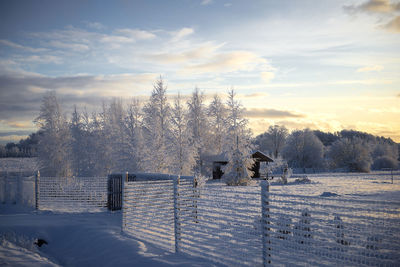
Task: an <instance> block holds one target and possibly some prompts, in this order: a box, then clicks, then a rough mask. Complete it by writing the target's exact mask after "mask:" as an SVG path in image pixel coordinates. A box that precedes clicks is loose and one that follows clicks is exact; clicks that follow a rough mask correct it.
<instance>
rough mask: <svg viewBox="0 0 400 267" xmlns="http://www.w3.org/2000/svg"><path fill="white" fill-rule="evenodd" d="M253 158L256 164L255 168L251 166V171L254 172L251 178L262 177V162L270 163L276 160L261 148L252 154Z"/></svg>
mask: <svg viewBox="0 0 400 267" xmlns="http://www.w3.org/2000/svg"><path fill="white" fill-rule="evenodd" d="M252 158H253V160H254V165H253V168H251V171H252V172H253V176H252V177H251V178H260V167H261V162H265V164H268V163H269V162H274V161H273V160H272V159H271V158H270V157H268V156H267V155H265V154H264V153H262V152H261V151H259V150H257V151H255V152H254V153H253V154H252Z"/></svg>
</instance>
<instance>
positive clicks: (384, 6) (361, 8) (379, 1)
mask: <svg viewBox="0 0 400 267" xmlns="http://www.w3.org/2000/svg"><path fill="white" fill-rule="evenodd" d="M344 9H345V10H347V11H349V12H350V13H356V12H370V13H391V12H394V11H399V10H400V3H391V2H390V1H389V0H369V1H367V2H365V3H363V4H360V5H349V6H344Z"/></svg>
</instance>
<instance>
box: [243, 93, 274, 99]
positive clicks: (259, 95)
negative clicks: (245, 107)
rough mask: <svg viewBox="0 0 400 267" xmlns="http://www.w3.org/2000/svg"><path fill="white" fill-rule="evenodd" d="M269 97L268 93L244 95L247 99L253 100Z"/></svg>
mask: <svg viewBox="0 0 400 267" xmlns="http://www.w3.org/2000/svg"><path fill="white" fill-rule="evenodd" d="M268 95H269V94H268V93H261V92H257V93H253V94H247V95H244V96H243V97H246V98H252V97H266V96H268Z"/></svg>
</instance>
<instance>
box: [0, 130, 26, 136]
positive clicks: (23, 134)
mask: <svg viewBox="0 0 400 267" xmlns="http://www.w3.org/2000/svg"><path fill="white" fill-rule="evenodd" d="M31 133H32V131H7V132H3V131H2V132H0V137H3V136H10V135H15V136H27V135H29V134H31Z"/></svg>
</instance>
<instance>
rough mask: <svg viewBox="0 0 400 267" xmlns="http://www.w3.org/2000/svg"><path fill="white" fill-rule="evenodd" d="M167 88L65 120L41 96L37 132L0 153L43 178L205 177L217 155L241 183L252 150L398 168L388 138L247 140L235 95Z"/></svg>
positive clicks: (359, 167) (307, 164) (308, 133)
mask: <svg viewBox="0 0 400 267" xmlns="http://www.w3.org/2000/svg"><path fill="white" fill-rule="evenodd" d="M166 90H167V87H166V85H165V83H164V81H163V80H162V79H161V78H160V79H159V80H157V81H156V82H155V85H154V87H153V91H152V93H151V96H150V97H149V99H148V100H146V101H143V100H139V99H138V98H132V99H131V100H130V101H129V102H128V103H125V102H124V101H122V100H121V99H118V98H114V99H112V100H110V101H108V102H103V104H102V106H101V107H100V111H99V112H91V113H89V112H87V111H86V109H85V108H84V107H76V106H74V109H73V112H72V114H69V115H67V114H65V113H63V111H62V110H61V107H60V105H59V102H58V99H57V96H56V94H55V92H48V93H47V94H46V95H45V96H44V97H43V99H42V104H41V108H40V114H39V116H38V117H37V118H36V119H35V123H36V124H37V126H38V127H39V131H38V132H36V133H32V134H31V135H30V136H29V137H28V138H26V139H22V140H21V141H20V142H19V143H17V144H15V143H8V144H7V145H5V146H0V156H1V157H31V156H37V158H38V160H39V164H40V166H41V172H42V174H43V175H48V176H99V175H106V174H108V173H111V172H125V171H130V172H154V173H174V174H181V175H193V174H194V173H197V174H204V175H210V174H211V173H212V170H211V168H212V165H210V164H209V162H208V163H207V161H210V156H212V155H220V156H222V157H223V158H225V159H227V160H228V162H229V164H228V165H227V166H226V169H225V175H224V176H225V179H226V181H227V183H230V184H241V183H246V181H247V180H246V177H248V176H250V175H251V173H250V171H249V170H248V169H249V167H251V166H252V164H253V160H252V159H251V153H252V151H254V150H255V149H258V150H260V151H262V152H265V153H267V154H269V155H270V156H271V157H272V158H273V159H282V160H283V161H285V162H287V164H288V166H289V167H292V168H302V169H308V168H312V169H315V170H337V169H339V170H343V171H361V172H368V171H370V170H371V169H374V170H379V169H384V168H392V169H396V168H398V166H399V149H400V146H399V144H397V143H395V142H393V141H392V140H391V139H390V138H384V137H376V136H373V135H371V134H367V133H363V132H359V131H353V130H342V131H340V132H336V133H325V132H322V131H318V130H316V131H312V130H310V129H304V130H295V131H292V132H289V131H288V129H287V128H286V127H285V126H279V125H274V126H270V127H269V128H268V130H267V131H266V132H265V133H263V134H260V135H258V136H256V137H255V138H252V133H251V130H250V129H249V127H248V121H247V119H245V118H244V107H243V106H242V105H241V104H240V102H239V101H237V99H236V96H235V92H234V90H230V91H229V92H228V95H227V97H226V99H221V97H220V96H218V95H214V97H213V98H212V100H211V102H210V103H209V104H208V105H206V104H205V100H204V95H203V94H202V93H201V92H200V90H199V89H198V88H195V89H194V91H193V93H192V95H191V96H190V97H189V98H188V99H187V100H185V99H184V98H183V97H181V96H180V95H179V94H178V95H177V96H176V97H174V98H173V99H168V98H167V94H166Z"/></svg>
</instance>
